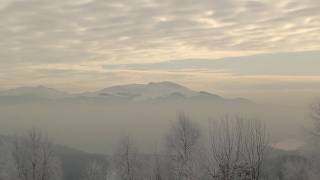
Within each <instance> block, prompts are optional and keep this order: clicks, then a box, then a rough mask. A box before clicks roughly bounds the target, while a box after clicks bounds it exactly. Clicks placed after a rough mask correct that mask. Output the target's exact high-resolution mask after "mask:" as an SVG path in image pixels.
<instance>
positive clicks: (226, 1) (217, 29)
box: [0, 0, 320, 97]
mask: <svg viewBox="0 0 320 180" xmlns="http://www.w3.org/2000/svg"><path fill="white" fill-rule="evenodd" d="M0 38H1V41H0V89H8V88H13V87H17V86H34V85H45V86H50V87H53V88H58V89H61V90H66V91H72V92H81V91H88V90H96V89H99V88H103V87H106V86H111V85H116V84H126V83H145V82H150V81H163V80H167V81H168V80H169V81H175V82H177V83H181V84H184V85H186V86H189V87H191V88H194V89H199V90H200V89H201V90H209V91H212V92H217V93H220V94H222V95H230V96H245V97H247V96H250V95H266V94H268V93H269V95H274V94H278V95H279V94H281V96H282V95H283V94H290V93H291V94H292V95H293V96H295V95H297V94H296V93H300V94H309V95H312V96H316V95H317V93H318V92H319V91H320V70H319V67H320V1H319V0H259V1H258V0H256V1H255V0H251V1H248V0H0Z"/></svg>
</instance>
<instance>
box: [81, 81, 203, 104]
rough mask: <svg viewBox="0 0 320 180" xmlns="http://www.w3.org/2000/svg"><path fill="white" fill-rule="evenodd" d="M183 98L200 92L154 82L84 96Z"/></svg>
mask: <svg viewBox="0 0 320 180" xmlns="http://www.w3.org/2000/svg"><path fill="white" fill-rule="evenodd" d="M177 94H179V95H181V96H183V97H193V96H197V95H199V92H196V91H193V90H191V89H188V88H186V87H184V86H181V85H179V84H176V83H173V82H168V81H165V82H152V83H149V84H129V85H121V86H112V87H109V88H105V89H102V90H99V91H96V92H91V93H84V94H82V96H88V97H120V98H129V99H133V100H150V99H157V98H165V97H170V96H173V95H177Z"/></svg>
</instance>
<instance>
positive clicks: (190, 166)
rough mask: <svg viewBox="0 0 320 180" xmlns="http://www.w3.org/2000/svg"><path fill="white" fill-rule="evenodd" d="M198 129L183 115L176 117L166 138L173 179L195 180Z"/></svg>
mask: <svg viewBox="0 0 320 180" xmlns="http://www.w3.org/2000/svg"><path fill="white" fill-rule="evenodd" d="M200 136H201V133H200V127H199V126H198V124H195V123H194V122H192V121H191V119H190V118H189V117H188V116H186V115H185V114H183V113H181V114H179V116H178V121H177V122H176V123H175V124H174V125H173V126H172V128H171V131H170V132H169V134H168V136H167V150H168V157H170V162H171V165H172V170H173V174H174V177H175V179H177V180H195V179H197V178H199V177H198V173H199V171H198V167H199V164H198V162H197V157H196V156H198V155H199V154H198V148H199V146H198V145H199V142H200Z"/></svg>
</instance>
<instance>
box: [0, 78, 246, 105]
mask: <svg viewBox="0 0 320 180" xmlns="http://www.w3.org/2000/svg"><path fill="white" fill-rule="evenodd" d="M81 98H82V99H96V100H98V99H100V100H102V101H104V100H115V101H119V100H121V101H150V100H171V99H172V100H178V99H200V100H206V99H208V100H235V101H239V102H240V101H242V102H249V100H247V99H244V98H234V99H229V98H223V97H221V96H219V95H217V94H213V93H209V92H207V91H195V90H192V89H190V88H188V87H185V86H183V85H180V84H177V83H174V82H171V81H161V82H150V83H147V84H124V85H116V86H110V87H106V88H103V89H100V90H97V91H92V92H84V93H79V94H72V93H67V92H63V91H60V90H57V89H54V88H48V87H45V86H25V87H18V88H15V89H9V90H5V91H0V100H1V99H2V101H10V99H15V100H16V101H17V102H19V100H20V101H33V100H61V99H62V100H64V99H81ZM17 99H18V100H17Z"/></svg>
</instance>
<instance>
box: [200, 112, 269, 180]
mask: <svg viewBox="0 0 320 180" xmlns="http://www.w3.org/2000/svg"><path fill="white" fill-rule="evenodd" d="M266 147H267V135H266V128H265V126H264V124H263V123H261V121H258V120H246V119H244V118H241V117H238V116H235V117H230V116H225V117H223V118H221V119H220V120H218V121H212V122H211V124H210V130H209V158H208V159H209V162H208V164H207V166H206V167H207V171H208V174H209V176H210V177H211V178H212V179H222V180H227V179H228V180H229V179H241V178H242V179H250V180H258V179H259V178H260V176H261V168H262V163H263V160H264V156H265V150H266Z"/></svg>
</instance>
